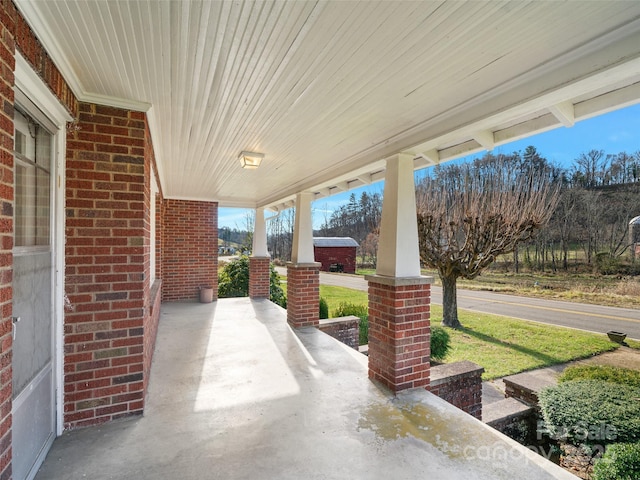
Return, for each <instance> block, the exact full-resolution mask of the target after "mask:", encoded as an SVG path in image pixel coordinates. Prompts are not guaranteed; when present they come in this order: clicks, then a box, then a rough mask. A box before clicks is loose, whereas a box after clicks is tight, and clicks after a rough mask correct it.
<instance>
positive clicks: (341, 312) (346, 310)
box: [333, 302, 369, 345]
mask: <svg viewBox="0 0 640 480" xmlns="http://www.w3.org/2000/svg"><path fill="white" fill-rule="evenodd" d="M349 315H355V316H356V317H358V318H359V319H360V325H359V326H360V345H366V344H367V343H369V307H368V306H367V305H359V304H355V303H345V302H342V303H341V304H340V305H338V308H336V309H335V310H334V312H333V316H334V318H335V317H347V316H349Z"/></svg>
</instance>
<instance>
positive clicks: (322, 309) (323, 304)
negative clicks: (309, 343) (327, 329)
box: [318, 297, 329, 320]
mask: <svg viewBox="0 0 640 480" xmlns="http://www.w3.org/2000/svg"><path fill="white" fill-rule="evenodd" d="M318 309H319V312H318V318H319V319H320V320H323V319H325V318H329V304H328V303H327V301H326V300H325V299H324V298H322V297H320V303H319V305H318Z"/></svg>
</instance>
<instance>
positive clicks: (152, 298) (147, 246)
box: [142, 117, 162, 395]
mask: <svg viewBox="0 0 640 480" xmlns="http://www.w3.org/2000/svg"><path fill="white" fill-rule="evenodd" d="M145 119H146V117H145ZM155 165H156V159H155V154H154V150H153V143H152V141H151V132H150V131H149V124H148V122H146V121H145V129H144V215H143V222H144V245H143V249H144V250H143V251H144V258H143V262H144V269H143V274H144V279H145V282H144V286H143V288H144V291H143V299H144V301H145V309H144V312H143V315H144V319H143V322H144V325H143V328H144V330H143V351H142V354H143V371H142V374H143V375H142V382H143V395H146V393H147V387H148V385H149V376H150V375H151V361H152V359H153V352H154V351H155V348H156V336H157V333H158V322H159V321H160V301H161V298H162V295H161V289H160V288H161V285H162V282H161V280H158V279H157V280H156V281H155V282H154V284H153V285H151V282H150V279H151V255H155V254H156V252H152V251H151V235H155V233H156V232H152V231H151V217H150V215H149V214H148V213H147V212H150V211H151V202H156V198H155V195H153V196H152V193H151V182H152V179H151V175H152V174H153V172H154V170H155ZM154 220H156V219H154Z"/></svg>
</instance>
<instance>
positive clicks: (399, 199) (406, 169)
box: [376, 154, 420, 277]
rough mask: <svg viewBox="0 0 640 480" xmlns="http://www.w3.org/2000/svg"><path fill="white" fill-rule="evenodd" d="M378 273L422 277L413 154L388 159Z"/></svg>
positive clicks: (389, 275)
mask: <svg viewBox="0 0 640 480" xmlns="http://www.w3.org/2000/svg"><path fill="white" fill-rule="evenodd" d="M376 274H377V275H382V276H386V277H419V276H420V254H419V252H418V221H417V216H416V195H415V182H414V179H413V156H412V155H406V154H400V155H395V156H393V157H391V158H389V159H387V170H386V178H385V182H384V199H383V203H382V220H381V223H380V240H379V243H378V266H377V269H376Z"/></svg>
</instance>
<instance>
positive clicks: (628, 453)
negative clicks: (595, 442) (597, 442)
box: [593, 443, 640, 480]
mask: <svg viewBox="0 0 640 480" xmlns="http://www.w3.org/2000/svg"><path fill="white" fill-rule="evenodd" d="M638 478H640V443H615V444H613V445H610V446H609V447H607V449H606V450H605V452H604V455H603V456H602V458H601V459H600V460H598V461H597V462H596V464H595V465H594V467H593V479H594V480H637V479H638Z"/></svg>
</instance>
